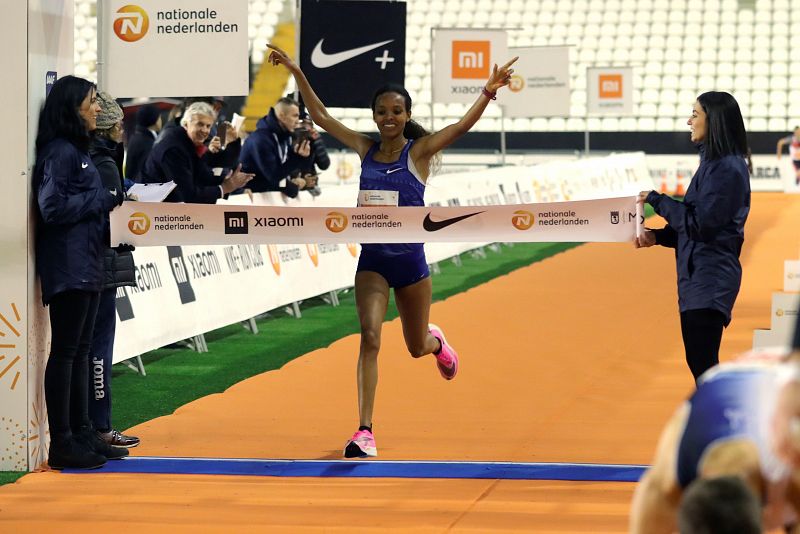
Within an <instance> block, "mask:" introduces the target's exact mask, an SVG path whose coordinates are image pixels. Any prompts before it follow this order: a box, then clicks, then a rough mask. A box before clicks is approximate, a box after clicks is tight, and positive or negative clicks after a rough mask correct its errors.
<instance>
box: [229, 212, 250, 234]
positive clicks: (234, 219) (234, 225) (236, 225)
mask: <svg viewBox="0 0 800 534" xmlns="http://www.w3.org/2000/svg"><path fill="white" fill-rule="evenodd" d="M225 233H226V234H246V233H247V212H246V211H226V212H225Z"/></svg>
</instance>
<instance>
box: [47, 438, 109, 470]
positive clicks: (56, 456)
mask: <svg viewBox="0 0 800 534" xmlns="http://www.w3.org/2000/svg"><path fill="white" fill-rule="evenodd" d="M47 463H48V464H49V465H50V468H51V469H97V468H98V467H102V466H103V465H105V463H106V458H105V456H102V455H100V454H97V453H96V452H94V451H92V450H90V449H88V448H86V447H84V446H83V445H82V444H81V443H79V442H78V441H76V440H75V439H73V438H68V439H66V440H62V441H51V442H50V456H49V458H48V460H47Z"/></svg>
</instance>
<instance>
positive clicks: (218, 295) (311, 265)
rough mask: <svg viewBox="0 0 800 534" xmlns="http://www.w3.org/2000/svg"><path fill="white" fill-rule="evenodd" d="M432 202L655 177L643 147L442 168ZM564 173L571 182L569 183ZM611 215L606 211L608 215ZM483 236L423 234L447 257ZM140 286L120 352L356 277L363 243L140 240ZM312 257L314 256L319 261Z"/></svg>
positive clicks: (550, 198) (632, 184)
mask: <svg viewBox="0 0 800 534" xmlns="http://www.w3.org/2000/svg"><path fill="white" fill-rule="evenodd" d="M435 182H436V187H429V188H428V189H427V192H426V201H427V203H428V204H429V205H431V206H434V205H437V204H438V205H442V206H447V205H458V206H465V207H472V206H488V205H501V204H518V203H535V202H564V201H570V200H586V199H590V198H597V197H610V196H617V197H620V196H633V195H635V194H636V193H638V192H639V191H641V190H643V189H649V188H651V187H652V183H651V180H650V178H649V176H648V172H647V168H646V165H645V158H644V154H641V153H637V154H620V155H612V156H609V157H606V158H591V159H587V160H581V161H575V162H553V163H547V164H543V165H536V166H530V167H513V168H509V167H506V168H497V169H492V170H489V171H482V172H478V173H463V174H462V173H459V174H450V175H446V176H442V177H438V178H437V179H436V180H435ZM564 182H567V184H568V185H564ZM357 193H358V189H357V185H345V186H327V187H325V188H323V194H322V195H321V196H319V197H316V198H311V197H306V196H305V195H301V198H300V199H286V198H285V197H283V196H282V195H281V194H279V193H263V194H258V195H253V197H252V198H251V197H250V196H248V195H238V196H236V197H232V198H231V199H230V200H228V201H227V202H226V204H227V205H228V206H229V207H230V208H231V209H235V206H236V205H243V206H248V205H254V206H264V205H272V206H296V207H314V206H316V207H323V206H329V207H341V206H353V205H354V203H355V198H356V196H357ZM606 216H608V215H606ZM478 246H481V243H429V244H426V249H425V250H426V254H427V256H428V261H429V262H431V263H433V262H436V261H442V260H444V259H446V258H449V257H452V256H454V255H456V254H459V253H461V252H464V251H467V250H470V249H473V248H476V247H478ZM133 254H134V258H135V260H136V266H137V286H136V287H135V288H130V287H128V288H124V289H121V290H120V291H119V293H118V296H117V313H118V333H117V336H116V342H115V347H114V361H115V362H119V361H122V360H125V359H128V358H131V357H133V356H136V355H138V354H141V353H142V352H146V351H148V350H151V349H154V348H157V347H160V346H163V345H165V344H168V343H172V342H175V341H178V340H181V339H186V338H189V337H191V336H194V335H198V334H201V333H204V332H207V331H209V330H212V329H214V328H219V327H221V326H224V325H227V324H231V323H235V322H237V321H241V320H245V319H247V318H249V317H253V316H254V315H257V314H259V313H262V312H264V311H268V310H271V309H275V308H279V307H281V306H284V305H287V304H290V303H292V302H295V301H298V300H303V299H305V298H309V297H311V296H314V295H320V294H324V293H326V292H328V291H332V290H335V289H339V288H343V287H348V286H350V285H352V281H353V276H354V274H355V268H356V264H357V256H358V246H357V245H355V244H352V243H351V244H347V243H340V244H330V245H227V246H184V247H177V246H176V247H140V248H137V249H136V251H135V252H134V253H133ZM315 258H316V262H315Z"/></svg>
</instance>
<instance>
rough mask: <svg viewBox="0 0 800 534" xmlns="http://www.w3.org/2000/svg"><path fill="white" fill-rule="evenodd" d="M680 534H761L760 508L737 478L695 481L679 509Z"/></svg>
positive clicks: (727, 477)
mask: <svg viewBox="0 0 800 534" xmlns="http://www.w3.org/2000/svg"><path fill="white" fill-rule="evenodd" d="M678 531H679V532H680V533H681V534H760V533H761V531H762V530H761V506H760V505H759V502H758V499H757V498H756V496H755V495H754V494H753V492H752V491H751V490H750V488H749V487H748V486H747V484H746V483H745V481H744V480H743V479H742V478H740V477H737V476H722V477H715V478H708V479H697V480H695V481H694V482H692V483H691V484H690V485H689V488H688V489H687V490H686V492H685V493H684V494H683V498H682V499H681V504H680V508H679V509H678Z"/></svg>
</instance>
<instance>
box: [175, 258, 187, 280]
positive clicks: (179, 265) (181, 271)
mask: <svg viewBox="0 0 800 534" xmlns="http://www.w3.org/2000/svg"><path fill="white" fill-rule="evenodd" d="M171 259H172V272H173V274H174V275H175V281H176V282H178V283H179V284H185V283H187V282H188V281H189V277H188V276H187V275H186V268H185V267H184V265H183V261H181V258H171Z"/></svg>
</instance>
